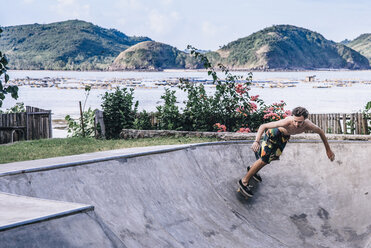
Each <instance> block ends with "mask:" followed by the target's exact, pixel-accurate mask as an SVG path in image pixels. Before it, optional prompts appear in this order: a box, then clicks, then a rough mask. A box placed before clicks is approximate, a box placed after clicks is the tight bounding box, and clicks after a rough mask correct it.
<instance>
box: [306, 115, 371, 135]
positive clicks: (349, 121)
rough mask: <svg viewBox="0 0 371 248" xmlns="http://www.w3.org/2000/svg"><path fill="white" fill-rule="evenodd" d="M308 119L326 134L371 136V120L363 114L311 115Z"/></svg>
mask: <svg viewBox="0 0 371 248" xmlns="http://www.w3.org/2000/svg"><path fill="white" fill-rule="evenodd" d="M308 119H309V120H311V121H312V122H313V123H314V124H316V125H317V126H319V127H320V128H321V129H322V130H323V131H325V133H334V134H370V131H369V127H371V119H370V117H368V118H367V117H366V116H365V115H364V114H362V113H351V114H345V113H342V114H341V113H334V114H310V115H309V117H308Z"/></svg>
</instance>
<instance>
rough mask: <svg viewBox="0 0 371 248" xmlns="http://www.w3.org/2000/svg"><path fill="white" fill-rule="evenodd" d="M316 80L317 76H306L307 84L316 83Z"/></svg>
mask: <svg viewBox="0 0 371 248" xmlns="http://www.w3.org/2000/svg"><path fill="white" fill-rule="evenodd" d="M315 79H316V75H313V76H306V77H305V81H306V82H314V80H315Z"/></svg>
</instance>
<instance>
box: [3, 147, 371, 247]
mask: <svg viewBox="0 0 371 248" xmlns="http://www.w3.org/2000/svg"><path fill="white" fill-rule="evenodd" d="M330 145H331V147H332V149H333V151H334V152H335V154H336V160H335V161H334V162H332V163H331V162H330V161H329V160H328V159H327V157H326V153H325V149H324V146H323V144H322V143H320V142H308V141H303V142H300V141H296V142H290V143H289V144H288V145H287V147H286V150H285V152H284V154H283V155H282V156H281V160H280V161H275V162H272V164H270V165H267V166H266V167H265V168H264V169H263V170H262V171H261V175H262V177H263V182H262V183H260V184H254V185H255V188H254V189H253V190H254V193H255V195H254V197H253V198H251V199H249V200H245V199H244V198H242V197H240V195H239V194H238V193H237V192H236V189H237V181H238V180H239V179H240V178H241V177H242V176H243V174H244V173H245V171H246V166H247V165H249V164H251V163H253V162H254V161H255V158H254V155H253V153H252V151H251V150H250V146H251V142H219V143H210V144H206V145H190V146H185V147H184V146H183V147H180V148H176V147H175V148H174V149H173V150H172V149H170V150H167V151H161V150H160V151H156V152H149V153H140V154H134V155H125V156H121V157H113V158H105V159H95V160H93V161H92V162H86V161H85V162H82V163H73V164H66V165H60V166H55V165H53V166H51V167H50V168H48V167H45V168H39V169H33V170H32V169H31V170H24V171H23V173H18V172H15V173H4V174H3V175H2V176H0V191H4V192H9V193H13V194H20V195H26V196H33V197H39V198H45V199H53V200H62V201H68V202H74V203H82V204H88V205H93V206H94V208H95V214H96V215H97V216H98V218H99V219H100V220H102V222H104V225H105V226H106V227H107V228H109V229H110V231H111V232H112V233H114V234H115V236H117V237H118V238H119V239H120V240H121V242H122V244H123V246H126V247H264V248H266V247H269V248H272V247H308V248H309V247H310V248H312V247H316V248H317V247H318V248H324V247H344V248H345V247H346V248H349V247H354V248H356V247H360V248H367V247H371V238H370V237H371V212H370V209H371V199H370V195H371V180H370V178H371V167H370V160H371V156H370V154H371V142H344V141H343V142H340V141H339V142H331V143H330ZM76 247H78V246H76Z"/></svg>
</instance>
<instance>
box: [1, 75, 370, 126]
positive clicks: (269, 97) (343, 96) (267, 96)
mask: <svg viewBox="0 0 371 248" xmlns="http://www.w3.org/2000/svg"><path fill="white" fill-rule="evenodd" d="M233 73H234V74H235V75H243V76H246V75H247V72H233ZM8 74H9V76H10V79H17V78H19V79H24V78H27V77H29V78H44V77H51V78H62V77H63V78H72V79H74V80H75V79H76V80H77V81H81V82H83V81H92V80H102V81H110V80H113V79H132V80H138V81H139V80H145V81H151V80H154V81H161V80H167V79H172V78H179V77H185V78H187V77H188V78H197V79H211V78H210V77H209V76H208V75H207V73H206V72H205V71H179V70H168V71H164V72H76V71H9V72H8ZM309 75H316V79H317V80H318V81H319V83H305V82H302V81H304V79H305V77H306V76H309ZM253 80H255V81H262V80H274V81H298V82H299V83H297V84H295V85H296V87H287V88H269V87H265V88H258V87H252V88H251V90H250V95H260V97H261V98H262V99H263V100H264V101H265V102H266V103H268V104H270V103H274V102H278V101H280V100H284V101H285V102H286V103H287V109H292V108H294V107H296V106H304V107H306V108H307V109H308V110H309V111H310V112H311V113H335V112H336V113H344V112H346V113H350V112H356V111H359V110H361V109H363V108H364V106H365V105H366V103H367V102H368V101H371V84H365V83H361V82H362V81H369V82H370V81H371V70H367V71H308V72H306V71H305V72H255V73H253ZM325 80H349V81H355V83H352V84H351V87H332V88H313V86H318V85H322V86H323V85H326V83H325ZM206 88H207V92H208V93H209V94H212V93H213V92H214V90H215V89H214V88H213V87H208V86H206ZM171 89H173V90H176V96H177V99H178V102H179V106H180V107H182V105H183V101H184V100H185V99H186V94H185V93H184V92H183V91H181V90H180V89H178V88H176V87H174V88H171ZM106 91H107V90H105V89H92V90H91V92H90V95H89V98H88V100H87V103H86V106H85V108H88V107H91V108H94V109H95V108H98V109H100V108H101V103H102V100H101V98H102V96H103V94H104V93H105V92H106ZM134 92H135V93H134V96H135V100H138V101H139V109H140V110H142V109H145V110H147V111H155V110H156V106H158V105H160V104H162V100H161V95H163V94H164V92H165V90H164V87H158V88H155V89H145V88H136V89H135V91H134ZM84 99H85V91H84V90H82V89H69V90H67V89H57V88H54V87H53V88H31V87H29V86H22V87H20V88H19V98H18V99H17V100H14V99H12V98H10V97H9V96H8V97H7V98H6V99H5V101H4V103H3V107H2V109H6V108H9V107H11V106H13V105H14V104H15V103H16V102H24V103H25V105H29V106H35V107H39V108H43V109H48V110H52V113H53V119H64V117H65V116H66V115H67V114H69V115H72V116H78V115H79V101H82V102H84Z"/></svg>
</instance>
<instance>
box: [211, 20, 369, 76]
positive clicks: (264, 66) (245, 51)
mask: <svg viewBox="0 0 371 248" xmlns="http://www.w3.org/2000/svg"><path fill="white" fill-rule="evenodd" d="M209 57H210V58H211V59H212V61H214V62H222V63H223V64H226V65H228V66H230V67H231V68H235V69H257V70H272V69H273V70H302V69H366V68H369V62H368V60H367V59H366V58H365V57H364V56H362V55H360V54H359V53H358V52H356V51H354V50H352V49H350V48H348V47H346V46H345V45H343V44H339V43H335V42H333V41H330V40H327V39H325V38H324V37H323V36H322V35H321V34H319V33H316V32H313V31H310V30H308V29H304V28H300V27H295V26H291V25H277V26H272V27H269V28H265V29H263V30H261V31H258V32H256V33H253V34H252V35H250V36H247V37H245V38H241V39H238V40H236V41H233V42H230V43H229V44H227V45H225V46H223V47H222V48H221V49H219V50H218V51H216V52H212V53H209Z"/></svg>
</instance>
